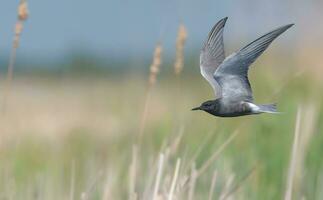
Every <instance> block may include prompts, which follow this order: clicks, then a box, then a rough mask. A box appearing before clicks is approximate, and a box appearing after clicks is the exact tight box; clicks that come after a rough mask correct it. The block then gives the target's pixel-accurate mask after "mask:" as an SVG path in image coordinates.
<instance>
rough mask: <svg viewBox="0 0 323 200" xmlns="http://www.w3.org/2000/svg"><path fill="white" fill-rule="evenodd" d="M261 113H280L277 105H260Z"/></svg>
mask: <svg viewBox="0 0 323 200" xmlns="http://www.w3.org/2000/svg"><path fill="white" fill-rule="evenodd" d="M258 107H259V111H260V112H265V113H279V112H277V106H276V104H266V105H258Z"/></svg>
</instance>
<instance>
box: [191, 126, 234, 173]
mask: <svg viewBox="0 0 323 200" xmlns="http://www.w3.org/2000/svg"><path fill="white" fill-rule="evenodd" d="M238 133H239V131H238V130H237V131H235V132H233V133H232V135H231V136H230V137H229V138H228V139H227V140H226V141H225V142H224V143H223V144H222V145H221V146H220V147H219V149H218V150H217V151H216V152H215V153H214V154H213V155H212V156H211V157H210V158H209V159H208V160H207V161H206V162H205V163H204V164H203V165H202V167H201V168H200V169H199V170H198V171H197V177H199V176H200V175H201V174H202V173H204V172H205V171H206V170H207V168H208V167H209V166H210V165H211V164H212V163H213V162H214V161H215V160H216V159H217V158H218V156H219V155H220V154H221V153H222V151H223V150H224V149H225V148H226V147H227V146H228V145H229V144H230V142H231V141H232V140H233V139H234V138H235V137H236V136H237V135H238Z"/></svg>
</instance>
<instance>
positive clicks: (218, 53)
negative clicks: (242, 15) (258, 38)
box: [200, 17, 228, 97]
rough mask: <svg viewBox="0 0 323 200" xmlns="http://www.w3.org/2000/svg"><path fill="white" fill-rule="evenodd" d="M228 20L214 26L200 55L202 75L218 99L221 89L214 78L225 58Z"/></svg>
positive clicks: (225, 19)
mask: <svg viewBox="0 0 323 200" xmlns="http://www.w3.org/2000/svg"><path fill="white" fill-rule="evenodd" d="M227 19H228V18H227V17H226V18H223V19H221V20H220V21H219V22H218V23H216V24H215V25H214V26H213V28H212V30H211V31H210V33H209V35H208V37H207V40H206V41H205V42H204V46H203V48H202V50H201V54H200V69H201V74H202V76H203V77H204V78H205V79H206V80H207V81H208V82H209V83H210V85H211V86H212V88H213V90H214V92H215V95H216V96H217V97H219V96H220V95H221V88H220V86H219V84H218V83H217V82H216V81H215V79H214V78H213V74H214V72H215V70H216V69H217V68H218V66H219V65H220V64H221V63H222V62H223V60H224V58H225V53H224V46H223V28H224V25H225V23H226V21H227Z"/></svg>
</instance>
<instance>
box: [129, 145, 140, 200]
mask: <svg viewBox="0 0 323 200" xmlns="http://www.w3.org/2000/svg"><path fill="white" fill-rule="evenodd" d="M137 155H138V150H137V146H135V145H134V146H133V147H132V161H131V165H130V169H129V180H130V181H129V199H133V196H135V194H136V175H137V174H136V172H137Z"/></svg>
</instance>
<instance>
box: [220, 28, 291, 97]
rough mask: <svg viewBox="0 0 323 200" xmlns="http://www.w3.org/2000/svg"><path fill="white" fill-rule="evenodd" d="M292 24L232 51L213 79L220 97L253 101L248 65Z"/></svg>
mask: <svg viewBox="0 0 323 200" xmlns="http://www.w3.org/2000/svg"><path fill="white" fill-rule="evenodd" d="M291 26H293V24H289V25H286V26H282V27H279V28H277V29H275V30H273V31H271V32H269V33H267V34H265V35H263V36H262V37H260V38H258V39H257V40H255V41H253V42H251V43H250V44H248V45H247V46H245V47H243V48H242V49H241V50H239V51H238V52H236V53H233V54H232V55H230V56H229V57H228V58H226V59H225V60H224V62H223V63H222V64H221V65H220V66H219V67H218V69H217V70H216V71H215V73H214V79H215V80H216V82H218V84H219V85H220V87H221V91H222V97H223V98H228V99H230V100H244V101H251V102H252V101H253V97H252V90H251V86H250V83H249V80H248V69H249V66H250V65H251V64H252V63H253V62H254V61H255V60H256V59H257V58H258V57H259V56H260V55H261V54H262V53H263V52H264V51H265V50H266V49H267V47H268V46H269V45H270V44H271V42H272V41H274V39H276V38H277V37H278V36H279V35H280V34H282V33H283V32H285V31H286V30H287V29H288V28H290V27H291Z"/></svg>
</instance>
